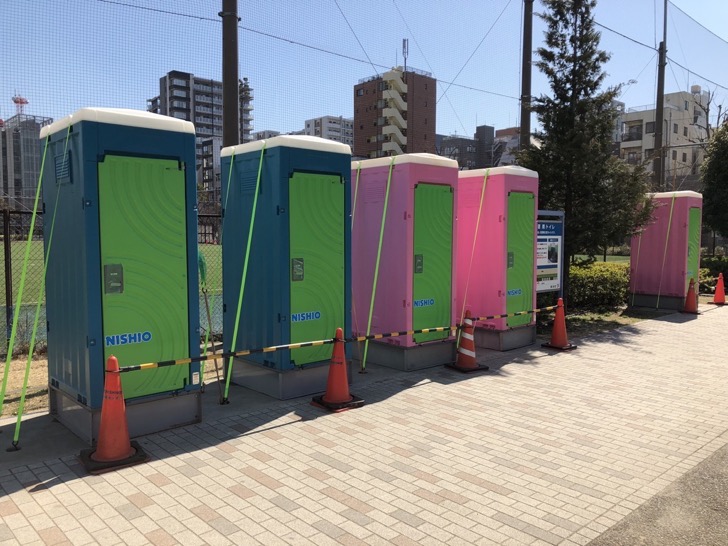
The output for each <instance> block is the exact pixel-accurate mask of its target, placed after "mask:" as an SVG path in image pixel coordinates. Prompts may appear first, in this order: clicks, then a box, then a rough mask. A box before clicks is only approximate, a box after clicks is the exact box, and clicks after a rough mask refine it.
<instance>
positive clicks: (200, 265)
mask: <svg viewBox="0 0 728 546" xmlns="http://www.w3.org/2000/svg"><path fill="white" fill-rule="evenodd" d="M197 269H198V271H199V272H200V288H201V290H202V293H203V295H204V296H205V299H207V261H206V260H205V255H204V254H203V252H202V251H201V250H200V247H199V246H198V247H197ZM207 313H208V317H207V318H208V321H207V322H208V327H207V328H205V344H204V345H203V347H204V349H203V350H202V354H203V355H204V356H207V344H208V343H209V341H210V320H209V318H210V317H209V314H210V309H209V306H208V309H207ZM205 362H206V361H205V360H203V361H202V365H201V366H200V378H201V383H202V385H203V386H204V385H205Z"/></svg>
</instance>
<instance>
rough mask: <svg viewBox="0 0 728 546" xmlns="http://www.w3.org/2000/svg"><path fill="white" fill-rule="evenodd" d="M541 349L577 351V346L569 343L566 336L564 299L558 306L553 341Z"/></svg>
mask: <svg viewBox="0 0 728 546" xmlns="http://www.w3.org/2000/svg"><path fill="white" fill-rule="evenodd" d="M541 347H548V348H549V349H558V350H559V351H571V350H572V349H576V345H572V344H571V343H569V337H568V336H567V335H566V316H565V315H564V300H563V299H562V298H559V301H558V303H557V304H556V317H555V318H554V329H553V330H551V341H550V342H548V343H542V344H541Z"/></svg>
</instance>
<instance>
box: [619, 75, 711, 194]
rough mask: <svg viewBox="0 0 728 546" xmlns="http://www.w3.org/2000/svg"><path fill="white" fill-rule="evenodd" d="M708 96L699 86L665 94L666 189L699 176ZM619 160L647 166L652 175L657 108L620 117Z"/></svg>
mask: <svg viewBox="0 0 728 546" xmlns="http://www.w3.org/2000/svg"><path fill="white" fill-rule="evenodd" d="M707 106H708V93H707V92H704V91H702V90H701V88H700V86H699V85H694V86H692V87H691V89H690V92H688V91H679V92H677V93H668V94H666V95H665V105H664V115H663V119H662V120H660V123H662V131H663V146H664V149H665V155H664V157H665V169H664V170H665V187H667V188H671V187H672V186H676V187H678V186H679V185H680V181H681V180H684V179H685V178H686V177H689V176H697V175H698V174H699V172H700V165H701V164H702V162H703V158H704V156H705V149H704V147H703V145H704V143H705V140H706V137H707V130H706V127H707V124H708V120H707V116H706V109H707ZM618 119H619V123H620V126H621V134H620V135H619V141H618V142H619V157H620V158H622V159H623V160H625V161H626V162H627V163H630V164H637V163H644V164H645V166H646V167H647V169H648V170H649V171H650V172H651V171H652V169H653V160H654V155H655V129H656V123H658V121H657V120H656V119H655V107H654V105H649V106H640V107H635V108H627V110H626V112H624V113H623V114H621V115H620V117H619V118H618Z"/></svg>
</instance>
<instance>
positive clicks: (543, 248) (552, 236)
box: [536, 220, 564, 292]
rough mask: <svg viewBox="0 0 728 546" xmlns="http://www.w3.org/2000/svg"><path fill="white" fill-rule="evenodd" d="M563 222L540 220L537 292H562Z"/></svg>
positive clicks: (537, 252) (537, 241)
mask: <svg viewBox="0 0 728 546" xmlns="http://www.w3.org/2000/svg"><path fill="white" fill-rule="evenodd" d="M563 241H564V224H563V221H562V220H539V221H538V223H537V229H536V292H558V291H560V290H561V271H562V269H563V268H562V261H563V256H564V248H563Z"/></svg>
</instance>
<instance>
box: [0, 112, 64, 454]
mask: <svg viewBox="0 0 728 546" xmlns="http://www.w3.org/2000/svg"><path fill="white" fill-rule="evenodd" d="M70 136H71V125H70V124H69V125H68V130H67V131H66V141H65V143H64V146H63V161H66V160H67V158H68V155H67V154H68V139H69V138H70ZM46 146H47V144H46ZM42 173H43V171H42V170H41V176H42V175H43V174H42ZM38 185H40V181H39V182H38ZM60 200H61V186H58V191H57V192H56V202H55V203H54V205H53V216H51V229H50V232H49V233H48V248H46V249H45V257H44V259H43V276H42V277H41V279H40V289H39V290H38V299H37V302H36V304H35V317H34V319H33V330H32V332H31V334H30V346H29V347H28V361H27V362H26V364H25V377H24V378H23V388H22V389H21V391H20V403H19V404H18V419H17V420H16V422H15V434H14V435H13V446H14V447H16V448H17V446H18V442H19V440H20V423H21V421H22V419H23V411H24V409H25V395H26V393H27V390H28V379H29V377H30V366H31V364H32V363H33V353H34V352H35V339H36V336H37V334H38V321H39V320H40V308H41V303H42V302H43V295H44V293H45V282H46V274H47V273H48V262H49V261H50V260H49V258H50V256H51V246H52V244H53V231H54V229H55V226H56V212H57V211H58V202H59V201H60Z"/></svg>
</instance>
